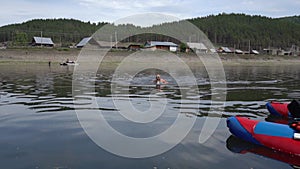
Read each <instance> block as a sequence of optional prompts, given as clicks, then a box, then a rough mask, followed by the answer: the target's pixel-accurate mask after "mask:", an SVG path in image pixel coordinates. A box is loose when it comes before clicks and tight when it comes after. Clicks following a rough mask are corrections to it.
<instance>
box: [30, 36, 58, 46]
mask: <svg viewBox="0 0 300 169" xmlns="http://www.w3.org/2000/svg"><path fill="white" fill-rule="evenodd" d="M32 45H33V46H41V45H43V46H54V43H53V41H52V39H51V38H47V37H36V36H35V37H33V38H32Z"/></svg>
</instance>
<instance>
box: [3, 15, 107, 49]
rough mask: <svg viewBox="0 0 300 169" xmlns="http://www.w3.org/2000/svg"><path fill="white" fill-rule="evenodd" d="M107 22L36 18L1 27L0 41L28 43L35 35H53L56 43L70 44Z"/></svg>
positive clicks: (90, 33)
mask: <svg viewBox="0 0 300 169" xmlns="http://www.w3.org/2000/svg"><path fill="white" fill-rule="evenodd" d="M104 24H106V23H103V22H101V23H100V22H99V23H98V24H95V23H90V22H82V21H79V20H74V19H35V20H31V21H28V22H24V23H21V24H12V25H7V26H3V27H1V28H0V42H7V41H14V42H15V43H23V44H28V43H29V42H30V41H31V39H32V37H33V36H43V37H51V38H52V40H53V41H54V43H60V44H62V45H66V46H67V45H69V44H70V43H77V42H78V41H80V40H81V38H83V37H86V36H91V35H92V34H93V33H94V32H95V31H96V30H97V29H99V28H100V27H101V26H103V25H104ZM14 45H19V44H14Z"/></svg>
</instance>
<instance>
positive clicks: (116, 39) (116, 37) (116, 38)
mask: <svg viewBox="0 0 300 169" xmlns="http://www.w3.org/2000/svg"><path fill="white" fill-rule="evenodd" d="M115 41H116V49H118V36H117V32H115Z"/></svg>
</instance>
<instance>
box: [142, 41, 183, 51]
mask: <svg viewBox="0 0 300 169" xmlns="http://www.w3.org/2000/svg"><path fill="white" fill-rule="evenodd" d="M145 48H150V49H151V50H157V49H161V50H169V51H171V52H176V51H177V48H178V45H177V44H175V43H173V42H160V41H149V42H146V43H145Z"/></svg>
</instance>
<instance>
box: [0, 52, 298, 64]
mask: <svg viewBox="0 0 300 169" xmlns="http://www.w3.org/2000/svg"><path fill="white" fill-rule="evenodd" d="M134 53H135V52H131V51H111V52H108V53H107V55H106V57H105V58H104V60H103V62H105V63H111V64H114V63H119V62H121V61H122V60H123V59H124V58H126V57H127V56H129V55H131V54H134ZM79 54H80V49H68V48H25V49H1V50H0V63H1V64H9V63H12V62H14V63H16V62H17V63H19V64H22V63H48V62H49V61H51V62H52V63H59V62H63V61H65V60H67V59H69V60H76V59H77V58H78V55H79ZM177 55H178V56H179V57H180V58H181V59H182V60H183V61H184V62H187V63H189V64H197V63H198V62H201V61H200V60H199V58H198V57H197V56H196V55H195V54H190V53H189V54H187V53H178V54H177ZM158 57H159V55H158ZM219 57H220V59H221V60H222V63H223V64H229V65H240V64H243V65H253V64H258V65H270V64H271V65H273V64H300V57H299V56H271V55H236V54H219ZM150 61H155V58H153V59H152V60H150ZM170 62H172V61H170Z"/></svg>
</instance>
